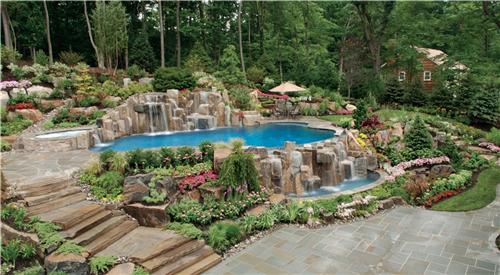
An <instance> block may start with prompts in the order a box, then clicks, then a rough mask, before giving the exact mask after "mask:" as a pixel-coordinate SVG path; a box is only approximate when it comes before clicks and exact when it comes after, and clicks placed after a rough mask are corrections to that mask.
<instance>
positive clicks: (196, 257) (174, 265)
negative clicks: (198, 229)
mask: <svg viewBox="0 0 500 275" xmlns="http://www.w3.org/2000/svg"><path fill="white" fill-rule="evenodd" d="M213 253H214V252H213V250H212V248H210V247H208V246H203V247H201V248H200V249H197V250H196V251H194V252H193V253H190V254H189V255H185V256H183V257H181V258H179V259H178V260H176V261H174V262H171V263H169V264H167V265H164V266H162V267H161V268H159V269H157V270H155V271H154V273H153V275H157V274H158V275H160V274H161V275H169V274H177V273H178V272H180V271H182V270H185V269H186V268H188V267H190V266H192V265H194V264H196V263H197V262H200V261H201V260H203V259H205V258H206V257H208V256H210V255H211V254H213Z"/></svg>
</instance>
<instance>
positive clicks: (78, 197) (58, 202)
mask: <svg viewBox="0 0 500 275" xmlns="http://www.w3.org/2000/svg"><path fill="white" fill-rule="evenodd" d="M86 198H87V195H86V194H84V193H76V194H72V195H69V196H65V197H61V198H58V199H55V200H51V201H49V202H46V203H43V204H40V205H37V206H33V207H29V208H28V215H29V216H34V215H38V214H41V213H45V212H49V211H52V210H54V209H57V208H62V207H64V206H67V205H71V204H74V203H77V202H80V201H84V200H85V199H86Z"/></svg>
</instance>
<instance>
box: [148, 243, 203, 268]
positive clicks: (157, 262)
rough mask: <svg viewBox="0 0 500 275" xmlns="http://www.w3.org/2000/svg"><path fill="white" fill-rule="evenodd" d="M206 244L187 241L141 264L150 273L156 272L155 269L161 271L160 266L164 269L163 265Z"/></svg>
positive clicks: (175, 260)
mask: <svg viewBox="0 0 500 275" xmlns="http://www.w3.org/2000/svg"><path fill="white" fill-rule="evenodd" d="M204 245H205V243H204V242H203V241H200V240H192V241H190V242H187V243H185V244H183V245H181V246H179V247H177V248H175V249H173V250H170V251H168V252H166V253H164V254H161V255H158V256H157V257H155V258H152V259H150V260H148V261H145V262H143V263H141V265H142V266H143V267H144V269H146V271H147V272H150V273H151V272H155V271H159V269H160V268H161V269H162V270H163V268H162V266H164V265H167V264H170V263H174V262H177V261H178V260H180V258H182V257H183V256H185V255H187V254H190V253H193V252H195V251H197V250H199V249H201V248H202V247H203V246H204ZM171 269H173V266H172V267H171ZM166 270H169V269H166ZM178 270H182V268H181V269H178ZM158 274H167V273H161V272H160V273H158Z"/></svg>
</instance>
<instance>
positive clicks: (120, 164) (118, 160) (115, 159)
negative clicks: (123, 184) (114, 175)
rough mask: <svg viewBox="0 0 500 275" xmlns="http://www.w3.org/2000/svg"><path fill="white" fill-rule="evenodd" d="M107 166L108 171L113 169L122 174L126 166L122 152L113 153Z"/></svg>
mask: <svg viewBox="0 0 500 275" xmlns="http://www.w3.org/2000/svg"><path fill="white" fill-rule="evenodd" d="M108 167H109V170H110V171H115V172H118V173H120V174H123V173H125V171H126V170H127V168H128V159H127V157H126V156H125V154H123V153H115V154H114V155H113V156H112V157H111V158H110V159H109V162H108Z"/></svg>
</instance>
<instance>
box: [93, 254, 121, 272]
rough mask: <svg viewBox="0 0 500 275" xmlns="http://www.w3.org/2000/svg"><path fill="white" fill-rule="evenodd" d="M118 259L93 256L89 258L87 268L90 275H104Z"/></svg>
mask: <svg viewBox="0 0 500 275" xmlns="http://www.w3.org/2000/svg"><path fill="white" fill-rule="evenodd" d="M117 261H118V259H117V258H116V257H115V256H94V257H92V258H90V262H89V266H90V273H91V274H95V275H98V274H104V273H106V272H108V271H109V270H110V269H111V268H112V267H113V266H114V265H115V264H116V263H117Z"/></svg>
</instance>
